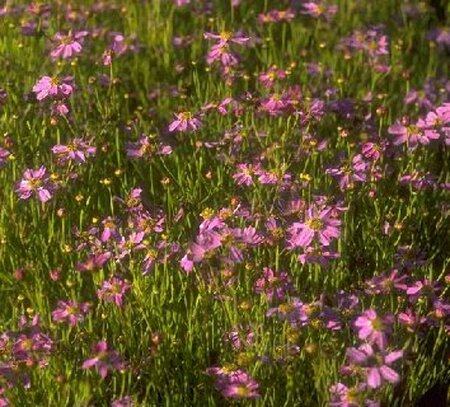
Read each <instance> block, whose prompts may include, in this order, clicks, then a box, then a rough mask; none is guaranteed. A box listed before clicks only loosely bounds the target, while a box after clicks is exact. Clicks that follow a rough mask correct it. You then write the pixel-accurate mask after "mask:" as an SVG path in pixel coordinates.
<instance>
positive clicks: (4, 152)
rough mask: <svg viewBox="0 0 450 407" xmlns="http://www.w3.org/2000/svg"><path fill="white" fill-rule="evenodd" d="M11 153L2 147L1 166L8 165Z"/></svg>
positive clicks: (0, 153) (0, 152) (0, 154)
mask: <svg viewBox="0 0 450 407" xmlns="http://www.w3.org/2000/svg"><path fill="white" fill-rule="evenodd" d="M10 155H11V153H10V152H9V151H8V150H6V149H5V148H1V147H0V168H3V167H4V166H5V165H6V163H7V162H8V157H9V156H10Z"/></svg>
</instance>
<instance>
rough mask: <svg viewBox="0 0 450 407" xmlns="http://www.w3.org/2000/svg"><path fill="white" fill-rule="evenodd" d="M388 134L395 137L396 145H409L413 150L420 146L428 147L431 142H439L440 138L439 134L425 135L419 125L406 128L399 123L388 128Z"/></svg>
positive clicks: (429, 133)
mask: <svg viewBox="0 0 450 407" xmlns="http://www.w3.org/2000/svg"><path fill="white" fill-rule="evenodd" d="M388 133H389V134H391V135H393V136H394V141H393V143H394V145H396V146H398V145H401V144H407V146H408V148H409V149H411V150H413V149H415V148H416V147H417V146H418V145H419V144H422V145H427V144H429V143H430V141H431V140H437V139H438V138H439V137H440V135H439V133H437V132H430V131H428V132H427V133H425V131H424V130H423V129H421V128H420V127H419V126H417V125H409V126H404V125H402V124H400V123H398V122H397V123H395V124H393V125H392V126H390V127H389V128H388Z"/></svg>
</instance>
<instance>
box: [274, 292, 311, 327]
mask: <svg viewBox="0 0 450 407" xmlns="http://www.w3.org/2000/svg"><path fill="white" fill-rule="evenodd" d="M266 315H267V316H268V317H272V316H275V315H276V316H277V317H278V319H279V320H280V321H287V322H289V324H291V325H292V326H294V327H302V326H306V325H308V323H309V307H308V305H307V304H304V303H303V302H302V301H300V300H299V299H298V298H292V299H291V300H290V301H289V302H286V303H283V304H280V305H279V306H278V307H275V308H270V309H269V310H268V311H267V313H266Z"/></svg>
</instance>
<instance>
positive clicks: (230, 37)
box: [204, 31, 250, 67]
mask: <svg viewBox="0 0 450 407" xmlns="http://www.w3.org/2000/svg"><path fill="white" fill-rule="evenodd" d="M204 37H205V38H206V39H208V40H215V41H217V42H216V44H215V45H213V46H212V47H211V49H210V50H209V52H208V55H207V57H206V62H207V63H208V64H209V65H211V64H213V63H214V62H215V61H219V62H220V63H221V65H222V66H223V67H230V66H233V65H237V64H238V62H239V59H238V57H237V55H236V54H234V53H233V52H232V51H231V48H230V46H231V44H237V45H244V44H245V43H246V42H248V41H249V40H250V38H249V37H245V36H243V35H240V34H237V35H234V34H233V33H231V32H226V31H224V32H222V33H220V34H213V33H208V32H207V33H205V34H204Z"/></svg>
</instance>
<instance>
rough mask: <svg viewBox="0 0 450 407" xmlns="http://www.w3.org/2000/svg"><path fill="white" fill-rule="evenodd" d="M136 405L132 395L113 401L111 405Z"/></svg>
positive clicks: (113, 406)
mask: <svg viewBox="0 0 450 407" xmlns="http://www.w3.org/2000/svg"><path fill="white" fill-rule="evenodd" d="M134 405H135V403H134V401H133V400H132V398H131V397H130V396H125V397H122V398H120V399H116V400H113V401H112V402H111V407H133V406H134Z"/></svg>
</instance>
